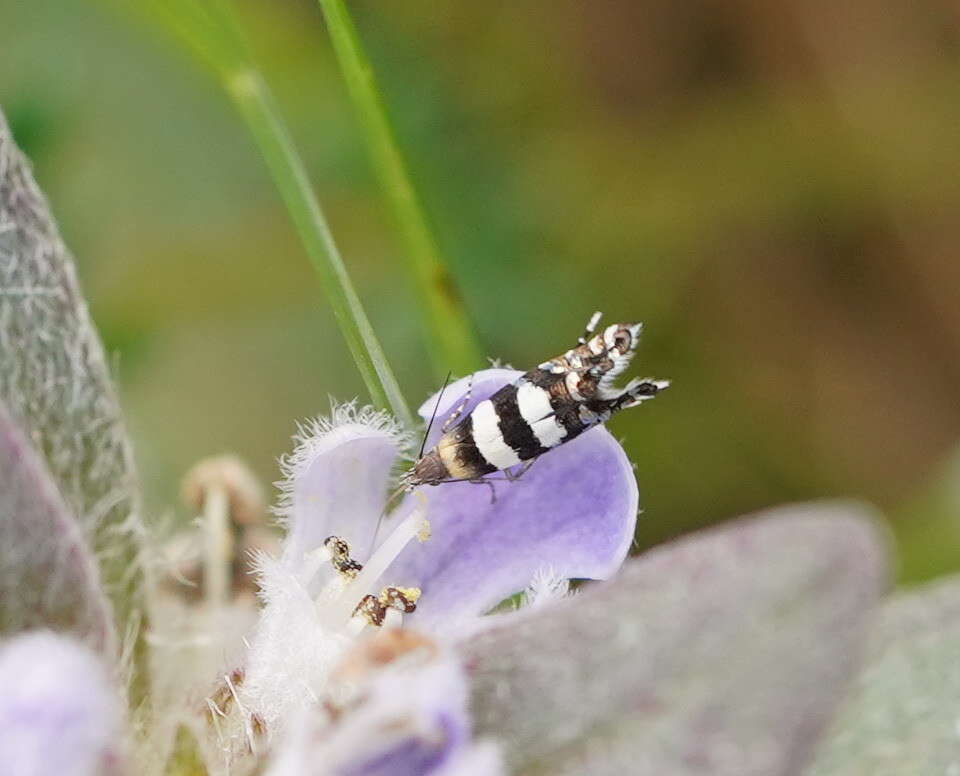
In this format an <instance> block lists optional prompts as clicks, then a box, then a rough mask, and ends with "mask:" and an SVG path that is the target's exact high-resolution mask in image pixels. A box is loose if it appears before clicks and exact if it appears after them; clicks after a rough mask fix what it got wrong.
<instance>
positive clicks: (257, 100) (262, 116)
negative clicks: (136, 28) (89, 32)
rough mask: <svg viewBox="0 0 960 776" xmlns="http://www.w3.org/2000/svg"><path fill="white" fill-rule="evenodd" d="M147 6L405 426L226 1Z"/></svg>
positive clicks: (397, 395) (368, 374)
mask: <svg viewBox="0 0 960 776" xmlns="http://www.w3.org/2000/svg"><path fill="white" fill-rule="evenodd" d="M147 7H148V8H149V9H150V10H151V11H152V12H153V13H154V15H155V16H156V17H157V18H159V19H161V20H162V21H163V22H164V23H165V24H167V25H168V26H169V27H171V28H172V29H173V30H174V31H175V32H176V33H178V34H179V35H180V37H182V38H183V40H184V41H185V42H186V43H187V44H188V45H189V46H190V47H191V48H192V49H193V50H194V52H195V53H196V54H197V56H198V57H199V58H200V59H202V60H203V61H205V62H206V64H208V65H209V66H211V67H212V68H213V70H214V71H215V72H216V73H217V75H218V76H219V78H220V80H221V81H222V82H223V85H224V87H225V88H226V90H227V93H228V94H229V95H230V97H231V98H232V99H233V101H234V103H235V104H236V106H237V108H238V109H239V111H240V114H241V115H242V116H243V118H244V120H245V121H246V124H247V127H248V128H249V130H250V132H251V134H252V135H253V137H254V140H255V141H256V143H257V146H258V147H259V149H260V153H261V155H262V156H263V158H264V161H265V162H266V164H267V167H268V168H269V170H270V174H271V175H272V177H273V181H274V184H275V185H276V186H277V189H279V191H280V196H281V197H282V198H283V201H284V204H285V205H286V207H287V211H288V212H289V213H290V217H291V219H292V220H293V222H294V225H295V226H296V229H297V231H298V233H299V234H300V239H301V240H302V242H303V244H304V246H305V248H306V250H307V255H308V256H309V258H310V262H311V263H312V264H313V268H314V269H315V270H316V272H317V275H318V277H319V278H320V283H321V285H322V287H323V290H324V292H325V293H326V295H327V299H328V300H329V302H330V306H331V308H332V309H333V314H334V317H335V318H336V320H337V323H338V324H339V326H340V330H341V331H342V332H343V336H344V339H346V341H347V346H348V347H349V348H350V353H351V354H352V355H353V359H354V361H355V362H356V365H357V368H358V369H359V370H360V375H361V377H362V378H363V381H364V383H365V384H366V386H367V391H368V392H369V393H370V398H371V400H372V401H373V403H374V404H376V405H377V406H378V407H381V408H383V409H389V410H391V411H392V412H393V414H394V415H395V416H396V417H397V418H398V419H399V420H400V421H401V422H402V423H404V424H405V425H406V426H408V427H412V426H413V423H414V420H413V415H412V414H411V412H410V409H409V408H408V407H407V404H406V402H405V401H404V399H403V394H402V393H401V392H400V386H399V385H398V384H397V379H396V377H394V374H393V370H392V369H391V368H390V364H389V362H388V361H387V358H386V355H385V354H384V352H383V348H382V347H381V345H380V341H379V340H378V339H377V336H376V334H375V333H374V331H373V327H372V326H371V325H370V321H369V319H368V318H367V314H366V312H365V311H364V309H363V305H362V304H361V303H360V298H359V297H358V296H357V292H356V291H355V290H354V288H353V284H352V283H351V281H350V277H349V275H348V274H347V269H346V267H345V266H344V263H343V259H342V257H341V256H340V251H339V249H338V248H337V245H336V242H335V241H334V239H333V234H332V233H331V232H330V227H329V225H328V224H327V220H326V218H325V217H324V215H323V210H322V209H321V207H320V202H319V201H318V200H317V197H316V194H315V193H314V191H313V188H312V186H311V185H310V180H309V178H308V176H307V171H306V167H305V166H304V164H303V160H302V159H301V158H300V155H299V154H298V153H297V150H296V147H295V146H294V144H293V140H292V139H291V137H290V133H289V131H288V130H287V127H286V125H285V124H284V122H283V119H282V118H281V116H280V112H279V111H278V109H277V107H276V104H275V103H274V100H273V95H272V94H271V92H270V89H269V87H268V86H267V84H266V83H265V82H264V80H263V78H262V76H261V75H260V72H259V71H258V70H257V68H256V66H255V65H254V63H253V59H252V57H251V56H250V54H249V51H248V49H247V46H246V42H245V40H244V39H243V33H242V30H241V29H240V25H239V23H238V20H237V18H236V14H235V13H234V10H233V6H232V3H231V0H206V2H202V3H196V2H194V0H150V1H149V2H148V3H147Z"/></svg>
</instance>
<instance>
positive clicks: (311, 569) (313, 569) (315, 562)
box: [298, 544, 333, 587]
mask: <svg viewBox="0 0 960 776" xmlns="http://www.w3.org/2000/svg"><path fill="white" fill-rule="evenodd" d="M332 559H333V553H332V552H330V550H329V548H327V547H326V545H322V544H321V545H320V546H319V547H317V549H315V550H313V551H311V552H308V553H307V554H306V555H304V556H303V567H302V568H301V569H300V573H299V575H298V579H299V580H300V584H302V585H303V586H304V587H306V586H308V585H309V584H310V583H311V582H312V581H313V578H314V577H315V576H316V575H317V572H318V571H319V570H320V567H321V566H323V565H324V564H327V563H329V562H330V561H331V560H332Z"/></svg>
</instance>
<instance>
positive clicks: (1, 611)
mask: <svg viewBox="0 0 960 776" xmlns="http://www.w3.org/2000/svg"><path fill="white" fill-rule="evenodd" d="M42 626H47V627H50V628H56V629H58V630H69V631H72V632H74V633H75V634H76V635H78V636H80V637H82V638H83V639H84V640H85V641H87V643H88V644H89V645H90V646H92V647H93V648H95V649H97V650H101V651H105V652H110V653H112V652H113V650H114V648H115V645H116V638H115V636H114V632H113V620H112V615H111V611H110V604H109V602H108V601H107V599H106V597H105V596H104V594H103V590H102V589H101V585H100V575H99V571H98V569H97V564H96V560H95V559H94V557H93V554H92V553H91V552H90V550H89V548H88V547H87V544H86V541H85V540H84V537H83V532H82V531H81V530H80V526H79V524H78V523H77V522H76V520H75V519H74V517H73V515H71V514H70V512H69V510H68V509H67V507H66V505H65V504H64V503H63V499H62V498H61V497H60V494H59V492H58V491H57V488H56V486H55V485H54V483H53V481H52V479H51V477H50V475H49V473H48V472H47V469H46V467H45V466H44V464H43V461H42V460H41V459H40V456H39V455H37V453H36V452H35V451H34V449H33V447H32V446H31V445H30V443H29V442H28V441H27V439H26V437H25V436H24V435H23V433H22V432H21V431H20V429H19V428H17V426H16V425H15V424H14V423H13V421H12V420H11V419H10V417H9V415H8V414H7V412H6V409H5V408H4V407H3V405H2V404H0V633H8V634H9V633H14V632H17V631H21V630H26V629H28V628H36V627H42Z"/></svg>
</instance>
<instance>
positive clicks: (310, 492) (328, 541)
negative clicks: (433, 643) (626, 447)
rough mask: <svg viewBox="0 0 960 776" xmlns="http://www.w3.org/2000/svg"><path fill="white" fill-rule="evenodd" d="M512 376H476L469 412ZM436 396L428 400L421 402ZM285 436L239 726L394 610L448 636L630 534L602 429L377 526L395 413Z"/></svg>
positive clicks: (604, 559) (599, 557)
mask: <svg viewBox="0 0 960 776" xmlns="http://www.w3.org/2000/svg"><path fill="white" fill-rule="evenodd" d="M518 375H519V373H517V372H513V371H511V370H505V369H491V370H486V371H484V372H480V373H478V374H477V375H475V377H474V384H473V391H472V400H471V403H470V404H468V405H467V407H466V409H467V411H469V409H470V408H471V406H472V405H473V404H476V403H477V402H479V401H481V400H483V399H484V398H486V397H488V396H490V395H491V394H492V393H494V392H495V391H496V390H497V389H498V388H500V387H501V386H503V385H504V384H506V383H507V382H509V381H511V380H513V379H515V378H516V377H517V376H518ZM466 390H467V382H466V380H461V381H459V382H457V383H454V384H453V385H451V386H449V387H448V388H447V390H446V391H445V393H444V395H443V397H442V403H441V405H440V407H439V411H438V415H437V417H438V421H439V422H438V423H437V424H436V425H437V426H439V425H440V423H442V421H443V418H444V417H445V416H446V415H447V414H448V413H449V411H450V408H451V407H453V406H455V405H456V404H459V403H460V401H461V400H462V399H463V397H464V394H465V393H466ZM435 405H436V398H435V397H433V398H431V399H429V400H428V401H427V402H425V403H424V405H423V407H422V408H421V414H422V415H423V416H424V417H425V418H426V417H427V416H429V414H431V413H432V412H433V410H434V407H435ZM438 433H439V428H435V430H434V432H433V434H432V436H433V437H435V436H436V435H437V434H438ZM297 442H298V444H297V448H296V450H295V451H294V453H293V454H292V456H290V457H289V458H288V459H286V460H285V461H284V462H283V469H284V473H285V475H286V480H285V481H284V482H283V483H282V484H281V489H282V491H283V498H282V501H281V505H280V507H279V509H278V513H279V514H280V516H281V518H282V520H283V521H284V522H285V525H286V528H287V538H286V541H285V543H284V547H283V551H282V554H281V557H280V558H279V559H271V558H268V557H264V558H261V559H260V573H261V588H262V590H263V595H264V600H265V604H266V605H265V607H264V612H263V615H262V618H261V622H260V624H259V627H258V629H257V632H256V633H255V634H254V636H253V639H252V644H251V648H250V651H249V654H248V659H247V663H246V666H245V675H244V680H243V686H242V689H241V691H240V693H239V697H240V701H241V703H240V706H241V707H242V709H243V710H244V711H245V712H246V719H247V730H246V735H247V736H248V737H250V731H251V729H252V728H253V727H263V728H265V729H266V731H267V735H268V736H269V737H270V738H273V737H274V736H275V735H277V734H279V733H281V732H282V731H283V730H284V728H286V727H288V724H289V723H290V721H291V720H292V719H294V718H296V717H297V716H298V715H299V714H301V713H304V712H306V711H309V710H310V709H314V708H316V706H317V704H318V702H319V701H321V700H324V699H328V698H329V693H330V677H331V673H332V672H333V671H334V669H335V667H336V665H337V664H338V663H339V662H340V661H341V660H342V659H343V658H344V655H346V654H348V653H349V651H350V649H351V647H352V646H353V645H354V644H355V643H356V641H357V638H358V636H359V635H360V634H361V633H362V632H364V631H366V630H369V628H370V627H371V626H372V625H374V626H375V625H381V624H385V625H399V624H400V623H401V622H405V623H406V624H414V625H415V626H416V627H417V628H418V629H420V630H422V631H424V632H425V633H428V634H431V635H432V636H433V637H437V636H439V637H443V638H444V639H449V640H455V639H456V638H457V637H458V636H462V635H463V634H464V633H466V632H468V631H469V630H470V629H471V628H474V627H475V626H476V623H477V620H478V618H479V617H480V616H481V615H483V614H485V613H486V612H488V611H489V610H490V609H491V608H493V607H494V606H496V604H498V603H499V602H500V601H502V600H503V599H505V598H507V597H508V596H510V595H511V594H513V593H516V592H519V591H522V590H524V589H525V588H527V587H528V586H530V584H531V582H536V583H537V586H539V587H541V588H542V587H544V583H543V580H544V579H545V578H546V579H556V578H570V577H586V578H605V577H608V576H610V575H611V574H612V573H613V572H614V571H615V570H616V569H617V568H618V567H619V565H620V564H621V562H622V561H623V559H624V557H625V555H626V553H627V549H628V548H629V545H630V541H631V538H632V536H633V528H634V523H635V520H636V513H637V488H636V483H635V480H634V476H633V470H632V467H631V465H630V462H629V461H628V460H627V458H626V455H625V454H624V452H623V450H622V449H621V447H620V445H619V444H618V443H617V442H616V441H615V440H614V439H613V437H612V436H611V435H610V434H609V433H608V432H607V431H606V429H604V428H602V427H598V428H595V429H593V430H591V431H589V432H587V433H585V434H583V435H582V436H581V437H579V438H578V439H576V440H574V441H572V442H570V443H568V444H566V445H563V446H562V447H560V448H558V449H557V450H555V451H552V452H551V453H549V454H548V455H545V456H544V457H543V459H542V460H540V461H537V463H536V465H535V466H533V467H532V469H531V470H530V471H529V472H528V473H527V474H525V475H524V477H523V478H522V479H520V480H518V481H515V482H506V481H504V482H502V483H497V484H496V485H495V489H496V491H495V500H492V499H491V492H490V489H489V488H488V487H483V486H478V485H477V484H472V483H449V484H444V485H440V486H437V487H423V488H420V489H419V490H418V491H417V492H415V493H413V494H410V495H409V496H407V497H406V498H405V499H404V501H403V503H402V504H401V505H400V506H399V508H398V509H397V510H396V514H395V515H393V516H390V517H389V518H387V519H386V520H384V521H383V525H382V530H381V531H380V532H379V535H375V534H377V526H378V523H380V521H381V517H382V515H383V513H384V510H385V508H386V506H387V497H388V491H389V483H390V475H391V472H392V471H393V470H394V467H395V466H396V464H397V462H398V459H399V457H400V456H401V455H402V454H403V453H404V452H405V450H406V448H407V446H408V444H409V439H408V437H407V436H406V435H405V434H404V433H403V432H402V430H401V429H400V428H399V427H398V426H397V424H396V423H394V422H393V421H392V420H391V419H390V418H389V417H388V416H386V415H385V414H383V413H379V412H375V411H373V410H371V409H369V408H367V409H362V410H358V409H356V408H355V406H354V405H352V404H350V405H344V406H340V407H337V408H335V409H334V411H333V415H332V417H331V418H330V419H321V420H317V421H315V422H313V423H311V424H309V425H308V426H306V427H304V428H302V429H301V431H300V434H299V435H298V438H297ZM430 443H431V440H428V445H429V444H430ZM546 587H547V588H551V589H552V587H555V586H552V585H551V583H547V584H546ZM414 609H415V611H414ZM443 686H444V687H448V686H449V682H447V683H444V684H443ZM254 722H256V725H254V724H253V723H254ZM452 729H453V728H451V730H452ZM405 751H406V750H405ZM416 751H419V749H418V748H417V747H416V746H414V747H413V748H412V749H411V750H409V751H406V754H405V756H407V757H415V756H417V755H416V754H415V752H416ZM398 756H399V755H398ZM371 767H372V766H371ZM370 772H371V773H373V772H375V771H370Z"/></svg>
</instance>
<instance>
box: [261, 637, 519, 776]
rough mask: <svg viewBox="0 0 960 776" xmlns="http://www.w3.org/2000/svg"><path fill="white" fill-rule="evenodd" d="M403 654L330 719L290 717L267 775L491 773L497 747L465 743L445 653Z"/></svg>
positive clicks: (459, 685)
mask: <svg viewBox="0 0 960 776" xmlns="http://www.w3.org/2000/svg"><path fill="white" fill-rule="evenodd" d="M424 657H426V656H425V655H421V656H419V657H417V656H416V655H407V656H406V658H404V659H400V660H398V661H397V662H396V663H395V664H394V665H392V666H390V667H388V668H386V669H384V670H382V671H377V672H376V673H373V674H370V675H367V676H366V677H364V678H363V679H361V681H360V684H359V685H355V686H353V687H352V689H351V690H350V691H349V696H350V698H351V700H349V701H348V702H347V703H345V704H344V706H343V708H342V709H341V711H340V712H339V713H338V714H336V715H335V716H334V717H333V718H332V719H331V720H330V721H324V720H323V719H322V717H321V715H320V714H319V713H318V709H317V708H316V707H314V708H313V709H305V710H303V711H302V712H301V713H300V714H299V715H297V716H296V717H295V719H294V721H293V724H292V725H291V726H290V728H289V730H288V732H287V733H286V734H285V735H284V736H283V737H282V739H281V741H280V743H279V745H278V746H277V747H276V750H275V755H274V760H273V763H272V764H271V768H270V770H269V771H268V774H269V776H288V774H289V776H294V775H296V776H319V775H320V774H323V775H324V776H428V774H436V775H437V776H440V774H441V773H442V774H444V775H445V776H457V775H458V774H459V775H460V776H498V775H499V774H501V773H502V769H501V768H500V759H499V751H498V750H497V749H496V748H495V747H493V746H492V745H490V744H483V745H480V746H476V745H474V744H473V743H472V741H471V735H470V729H471V725H470V718H469V715H468V712H467V698H468V696H467V686H466V680H465V677H464V673H463V669H462V668H461V666H460V664H459V661H457V660H456V659H455V658H453V656H452V655H449V654H446V655H431V656H429V657H426V659H427V662H426V663H424V662H422V660H423V658H424Z"/></svg>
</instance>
